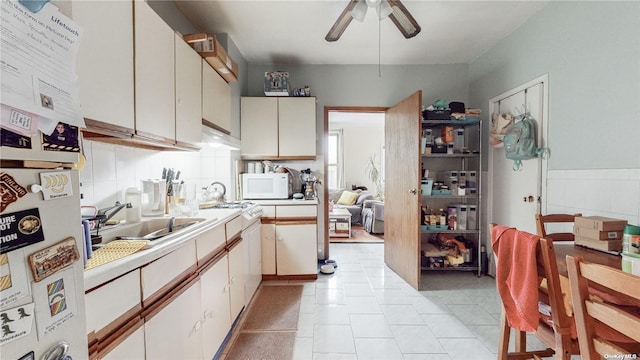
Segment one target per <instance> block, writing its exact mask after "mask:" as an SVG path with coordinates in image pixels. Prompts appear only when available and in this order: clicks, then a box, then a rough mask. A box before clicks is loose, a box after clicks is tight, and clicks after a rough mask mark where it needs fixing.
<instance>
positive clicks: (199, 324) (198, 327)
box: [189, 320, 202, 336]
mask: <svg viewBox="0 0 640 360" xmlns="http://www.w3.org/2000/svg"><path fill="white" fill-rule="evenodd" d="M201 325H202V323H201V322H200V320H198V321H196V323H195V324H193V328H191V331H190V332H189V336H191V335H193V334H194V333H195V332H197V331H198V330H200V326H201Z"/></svg>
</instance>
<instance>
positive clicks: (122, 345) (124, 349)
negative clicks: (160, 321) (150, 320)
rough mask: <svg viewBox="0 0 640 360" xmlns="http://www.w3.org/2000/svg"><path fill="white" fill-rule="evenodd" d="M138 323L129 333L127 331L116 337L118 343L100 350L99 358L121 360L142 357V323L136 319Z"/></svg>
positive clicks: (143, 354)
mask: <svg viewBox="0 0 640 360" xmlns="http://www.w3.org/2000/svg"><path fill="white" fill-rule="evenodd" d="M138 321H139V325H136V326H135V327H133V328H132V329H131V333H129V331H127V332H126V333H125V334H123V336H122V337H121V338H120V339H118V341H119V343H118V344H116V345H114V346H113V347H112V348H111V347H109V348H107V349H105V350H104V352H103V350H100V355H98V358H99V359H102V360H121V359H144V358H145V350H144V323H143V322H142V320H138Z"/></svg>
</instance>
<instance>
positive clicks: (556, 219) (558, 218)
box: [536, 214, 582, 241]
mask: <svg viewBox="0 0 640 360" xmlns="http://www.w3.org/2000/svg"><path fill="white" fill-rule="evenodd" d="M577 216H582V214H573V215H571V214H548V215H542V214H536V231H537V233H538V236H540V237H543V238H545V239H551V240H553V241H573V240H574V239H575V236H574V234H573V232H559V231H556V232H548V231H547V225H548V224H558V223H560V224H568V223H573V222H574V221H575V218H576V217H577ZM572 231H573V230H572Z"/></svg>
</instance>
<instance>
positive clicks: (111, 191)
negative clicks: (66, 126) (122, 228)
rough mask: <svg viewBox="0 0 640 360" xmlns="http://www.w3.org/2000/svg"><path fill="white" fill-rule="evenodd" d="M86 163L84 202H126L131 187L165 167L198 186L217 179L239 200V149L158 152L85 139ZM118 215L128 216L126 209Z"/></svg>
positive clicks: (103, 204)
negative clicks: (235, 180) (127, 191)
mask: <svg viewBox="0 0 640 360" xmlns="http://www.w3.org/2000/svg"><path fill="white" fill-rule="evenodd" d="M84 146H85V155H86V158H87V160H86V164H85V167H84V169H82V170H81V171H80V182H81V188H80V192H81V194H82V200H81V205H83V206H96V207H97V208H99V209H101V208H107V207H109V206H113V205H114V204H115V202H116V201H120V202H124V192H125V190H126V189H127V188H128V187H137V188H138V189H141V188H142V185H141V181H142V180H145V179H160V178H161V176H162V168H163V167H166V168H174V169H176V170H180V171H181V175H180V179H183V180H184V181H185V183H195V184H196V187H197V189H200V188H202V187H203V186H207V185H209V184H211V183H212V182H214V181H219V182H221V183H223V184H224V185H225V186H226V188H227V200H235V194H236V193H235V188H234V186H233V184H234V178H235V176H234V174H235V169H234V166H235V165H234V164H235V160H236V159H239V157H240V155H239V153H240V152H239V151H229V150H214V149H212V148H204V149H203V150H201V151H200V152H179V151H169V152H158V151H154V150H146V149H139V148H132V147H126V146H119V145H113V144H107V143H101V142H94V141H85V142H84ZM117 218H120V219H122V218H124V211H122V212H121V213H120V214H118V216H117Z"/></svg>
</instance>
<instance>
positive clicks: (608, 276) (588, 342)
mask: <svg viewBox="0 0 640 360" xmlns="http://www.w3.org/2000/svg"><path fill="white" fill-rule="evenodd" d="M567 270H568V273H569V283H570V286H571V294H572V303H573V309H574V317H575V321H576V327H577V332H578V340H579V343H580V351H581V353H582V358H583V359H585V360H590V359H593V360H595V359H601V358H603V357H604V356H605V355H606V354H636V353H637V352H638V351H640V277H638V276H635V275H631V274H628V273H625V272H623V271H621V270H619V269H615V268H612V267H608V266H604V265H599V264H593V263H587V262H584V260H583V259H582V258H581V257H572V256H567ZM633 301H634V302H633Z"/></svg>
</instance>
